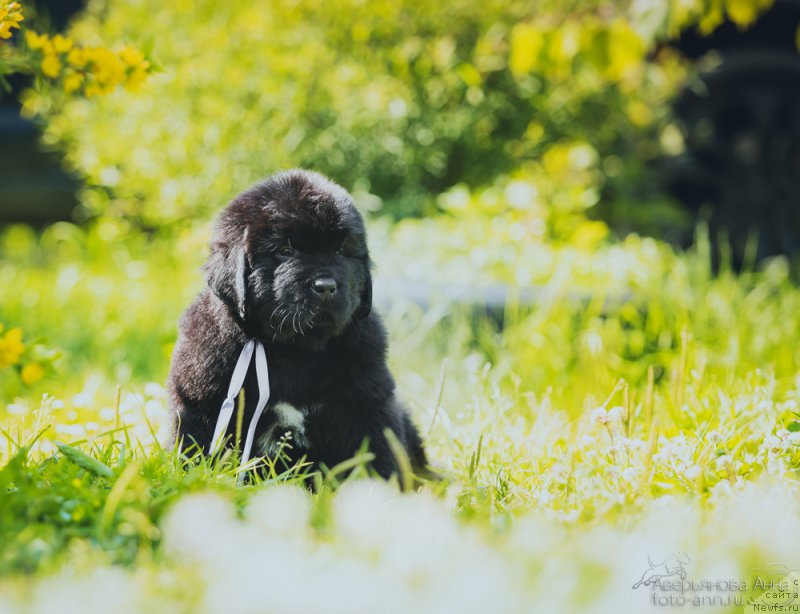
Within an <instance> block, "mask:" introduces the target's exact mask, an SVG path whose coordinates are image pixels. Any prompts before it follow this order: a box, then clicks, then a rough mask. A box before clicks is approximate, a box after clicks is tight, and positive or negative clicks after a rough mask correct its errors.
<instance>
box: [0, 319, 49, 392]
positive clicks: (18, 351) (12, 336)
mask: <svg viewBox="0 0 800 614" xmlns="http://www.w3.org/2000/svg"><path fill="white" fill-rule="evenodd" d="M3 330H5V329H4V328H3V325H2V324H0V369H4V368H5V367H13V366H15V365H19V364H20V363H21V362H22V356H23V354H24V353H25V344H24V343H23V342H22V329H21V328H12V329H10V330H7V331H6V332H5V334H3ZM44 374H45V369H44V367H43V366H42V365H40V364H38V363H35V362H31V363H28V364H26V365H23V366H22V368H21V369H20V371H19V376H20V379H21V380H22V381H23V383H25V384H26V385H28V386H30V385H31V384H33V383H35V382H38V381H39V380H40V379H42V378H43V377H44Z"/></svg>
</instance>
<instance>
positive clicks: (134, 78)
mask: <svg viewBox="0 0 800 614" xmlns="http://www.w3.org/2000/svg"><path fill="white" fill-rule="evenodd" d="M149 65H150V64H149V63H148V62H143V63H142V64H141V66H139V67H138V68H134V69H133V70H132V71H131V73H130V74H129V75H128V80H127V81H126V82H125V89H128V90H131V91H136V90H138V89H139V88H140V87H141V85H142V82H143V81H144V80H145V79H146V78H147V68H148V67H149Z"/></svg>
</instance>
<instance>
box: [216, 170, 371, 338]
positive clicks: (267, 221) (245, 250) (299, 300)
mask: <svg viewBox="0 0 800 614" xmlns="http://www.w3.org/2000/svg"><path fill="white" fill-rule="evenodd" d="M205 271H206V274H207V280H208V285H209V287H210V288H211V290H212V291H213V292H214V294H216V295H217V296H218V297H219V298H220V299H221V300H222V301H223V302H224V303H225V304H226V305H227V306H228V307H229V308H230V310H231V311H232V313H233V314H234V315H235V317H236V318H237V320H239V322H240V323H241V324H242V325H243V326H245V328H246V329H247V330H248V331H250V332H251V333H252V334H259V335H261V336H263V337H266V338H268V339H271V340H273V341H278V342H282V343H298V344H303V345H307V346H309V347H321V346H322V345H324V343H325V342H326V341H327V340H328V339H329V338H330V337H333V336H336V335H339V334H341V333H342V332H343V331H344V330H345V329H346V328H347V326H348V325H349V323H350V322H351V321H352V320H353V319H360V318H364V317H366V316H367V315H368V314H369V312H370V310H371V309H372V280H371V278H370V261H369V253H368V251H367V242H366V234H365V231H364V222H363V220H362V219H361V215H360V214H359V213H358V211H357V210H356V208H355V206H354V205H353V200H352V198H351V197H350V195H349V194H348V193H347V192H346V191H345V190H344V189H343V188H342V187H340V186H338V185H336V184H335V183H333V182H331V181H329V180H328V179H326V178H325V177H323V176H322V175H319V174H317V173H313V172H309V171H303V170H292V171H287V172H283V173H278V174H276V175H273V176H271V177H269V178H267V179H266V180H264V181H262V182H261V183H258V184H256V185H255V186H253V187H252V188H250V189H249V190H247V191H245V192H243V193H242V194H240V195H239V196H237V197H236V198H235V199H234V200H233V201H232V202H231V203H230V204H229V205H228V206H227V207H226V208H225V210H224V211H223V212H222V214H221V215H220V217H219V219H218V221H217V225H216V228H215V232H214V237H213V239H212V244H211V255H210V257H209V259H208V262H207V263H206V265H205Z"/></svg>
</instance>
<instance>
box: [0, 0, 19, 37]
mask: <svg viewBox="0 0 800 614" xmlns="http://www.w3.org/2000/svg"><path fill="white" fill-rule="evenodd" d="M23 19H25V17H24V16H23V15H22V6H21V5H20V4H19V2H10V1H9V0H0V38H11V30H12V28H19V22H20V21H22V20H23Z"/></svg>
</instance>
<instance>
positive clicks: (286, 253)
mask: <svg viewBox="0 0 800 614" xmlns="http://www.w3.org/2000/svg"><path fill="white" fill-rule="evenodd" d="M275 253H276V254H278V256H280V257H282V258H289V257H290V256H293V255H294V248H293V247H292V246H291V245H288V244H287V245H281V246H280V247H279V248H278V249H277V250H276V251H275Z"/></svg>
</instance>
